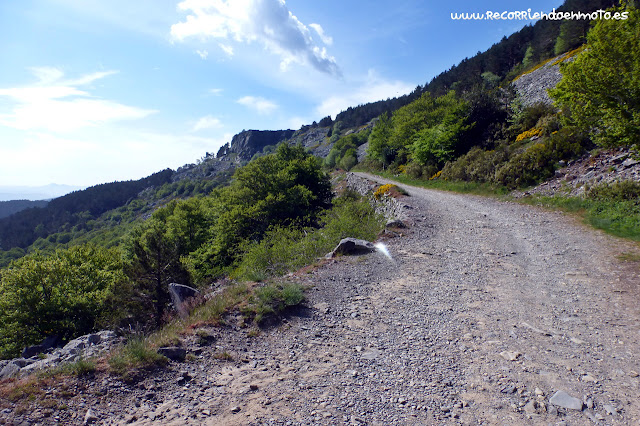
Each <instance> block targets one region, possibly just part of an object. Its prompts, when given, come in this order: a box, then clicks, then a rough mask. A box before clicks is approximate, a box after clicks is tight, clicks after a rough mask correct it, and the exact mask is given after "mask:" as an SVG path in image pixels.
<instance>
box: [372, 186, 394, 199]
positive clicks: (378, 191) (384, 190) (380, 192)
mask: <svg viewBox="0 0 640 426" xmlns="http://www.w3.org/2000/svg"><path fill="white" fill-rule="evenodd" d="M392 188H397V186H396V185H394V184H392V183H387V184H385V185H382V186H380V187H378V189H376V190H375V192H374V193H373V196H374V197H375V198H376V200H379V199H380V198H381V197H382V196H383V195H384V194H386V193H387V192H389V190H391V189H392Z"/></svg>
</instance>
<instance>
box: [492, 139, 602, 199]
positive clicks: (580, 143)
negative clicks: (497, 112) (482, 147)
mask: <svg viewBox="0 0 640 426" xmlns="http://www.w3.org/2000/svg"><path fill="white" fill-rule="evenodd" d="M588 147H589V142H588V141H587V140H586V139H585V138H584V137H582V136H581V135H580V134H578V133H575V131H574V130H573V129H571V128H563V129H561V130H560V131H558V132H557V133H555V134H553V135H551V137H549V138H547V139H546V140H544V141H542V142H536V143H534V144H532V145H530V146H528V147H527V148H526V149H525V150H524V151H522V152H520V153H517V154H515V155H512V156H511V157H510V158H509V161H508V162H506V163H505V164H503V165H502V166H500V167H499V168H498V169H497V170H496V172H495V182H494V183H498V184H500V185H504V186H506V187H508V188H517V187H522V186H527V185H533V184H536V183H538V182H540V181H541V180H543V179H546V178H549V177H551V176H553V174H554V169H555V166H556V164H557V163H558V161H560V160H568V159H571V158H574V157H577V156H579V155H581V154H582V153H584V152H585V151H586V149H587V148H588Z"/></svg>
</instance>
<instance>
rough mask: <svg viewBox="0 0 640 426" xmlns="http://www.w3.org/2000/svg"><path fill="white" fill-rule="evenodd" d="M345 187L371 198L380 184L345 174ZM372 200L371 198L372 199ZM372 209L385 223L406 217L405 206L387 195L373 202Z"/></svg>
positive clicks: (352, 174) (351, 174)
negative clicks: (385, 220) (382, 217)
mask: <svg viewBox="0 0 640 426" xmlns="http://www.w3.org/2000/svg"><path fill="white" fill-rule="evenodd" d="M345 180H346V185H347V187H349V188H351V189H353V190H354V191H356V192H357V193H358V194H360V195H364V196H367V197H371V196H372V194H373V192H374V191H375V189H376V188H377V187H378V186H380V184H378V183H376V182H375V181H372V180H369V179H364V178H362V177H360V176H357V175H356V174H354V173H349V172H347V174H346V177H345ZM372 199H373V198H372ZM374 207H375V209H376V212H377V213H380V214H382V215H384V217H385V218H386V219H387V221H393V220H395V219H399V220H402V219H404V218H405V217H406V211H407V209H408V207H407V205H406V204H405V203H403V202H402V201H400V200H398V199H397V198H394V197H391V196H389V195H386V194H385V195H383V196H382V197H380V199H379V200H375V202H374Z"/></svg>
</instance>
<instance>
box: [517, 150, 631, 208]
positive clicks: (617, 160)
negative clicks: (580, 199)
mask: <svg viewBox="0 0 640 426" xmlns="http://www.w3.org/2000/svg"><path fill="white" fill-rule="evenodd" d="M636 156H637V153H635V152H633V151H631V150H627V149H618V150H601V151H596V152H594V153H591V154H587V155H585V156H584V157H582V158H581V159H579V160H575V161H570V162H569V163H566V164H565V163H564V162H561V163H560V167H561V168H559V169H558V170H556V176H555V177H554V178H553V179H550V180H548V181H546V182H543V183H542V184H540V185H538V186H536V187H534V188H531V189H528V190H527V191H526V192H522V191H515V192H514V193H513V195H514V196H515V197H522V196H525V195H532V194H537V195H555V194H558V195H563V196H574V197H575V196H583V195H584V194H585V192H586V190H587V189H588V188H589V187H592V186H595V185H599V184H607V183H613V182H620V181H625V180H630V181H634V182H640V161H638V160H636Z"/></svg>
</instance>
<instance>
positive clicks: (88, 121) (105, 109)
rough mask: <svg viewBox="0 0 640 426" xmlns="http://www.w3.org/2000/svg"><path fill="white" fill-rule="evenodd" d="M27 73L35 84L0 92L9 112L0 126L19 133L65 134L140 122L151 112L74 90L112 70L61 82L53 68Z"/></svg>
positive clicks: (1, 118) (62, 74)
mask: <svg viewBox="0 0 640 426" xmlns="http://www.w3.org/2000/svg"><path fill="white" fill-rule="evenodd" d="M31 72H32V73H33V74H34V75H35V76H36V77H37V78H38V82H36V83H35V84H33V85H31V86H27V87H15V88H6V89H0V99H1V98H9V100H10V103H11V106H10V107H9V108H8V109H11V112H10V113H8V114H0V125H3V126H7V127H11V128H15V129H19V130H48V131H54V132H67V131H72V130H76V129H79V128H82V127H87V126H96V125H100V124H104V123H107V122H114V121H120V120H134V119H140V118H144V117H146V116H148V115H150V114H153V113H154V112H155V111H153V110H146V109H141V108H137V107H132V106H128V105H124V104H121V103H118V102H116V101H112V100H107V99H100V98H96V97H93V96H91V94H90V93H88V92H87V91H84V90H80V89H79V88H78V86H86V85H88V84H91V83H93V82H94V81H96V80H99V79H102V78H104V77H107V76H109V75H112V74H114V73H115V71H103V72H96V73H93V74H87V75H84V76H81V77H79V78H76V79H71V80H63V77H64V73H63V72H62V71H61V70H59V69H57V68H51V67H40V68H31ZM11 101H12V102H11ZM0 105H1V103H0Z"/></svg>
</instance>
